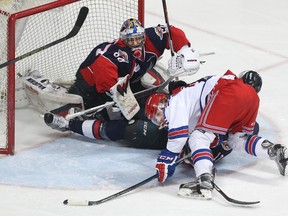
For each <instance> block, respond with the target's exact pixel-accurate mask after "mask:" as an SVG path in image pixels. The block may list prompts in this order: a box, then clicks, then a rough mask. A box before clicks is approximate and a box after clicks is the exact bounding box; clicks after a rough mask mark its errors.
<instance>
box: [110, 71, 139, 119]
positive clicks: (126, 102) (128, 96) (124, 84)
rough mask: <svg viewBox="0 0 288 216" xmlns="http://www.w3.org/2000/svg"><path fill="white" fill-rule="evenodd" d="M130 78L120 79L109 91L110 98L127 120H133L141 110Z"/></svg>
mask: <svg viewBox="0 0 288 216" xmlns="http://www.w3.org/2000/svg"><path fill="white" fill-rule="evenodd" d="M129 78H130V76H129V75H126V76H125V77H121V78H119V80H118V82H117V83H116V84H115V85H114V86H112V87H111V88H110V91H109V96H110V97H111V98H112V99H113V101H114V102H115V103H116V104H117V106H118V107H119V109H120V110H121V112H122V114H123V115H124V117H125V118H126V119H127V120H130V119H132V118H133V116H134V115H135V114H136V113H137V112H138V111H139V110H140V106H139V104H138V102H137V100H136V98H135V97H134V94H133V93H132V91H131V88H130V84H129Z"/></svg>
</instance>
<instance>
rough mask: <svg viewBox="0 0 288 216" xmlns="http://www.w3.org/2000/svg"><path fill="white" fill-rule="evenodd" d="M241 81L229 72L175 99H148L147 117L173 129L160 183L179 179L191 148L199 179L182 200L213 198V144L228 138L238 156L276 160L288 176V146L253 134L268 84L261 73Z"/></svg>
mask: <svg viewBox="0 0 288 216" xmlns="http://www.w3.org/2000/svg"><path fill="white" fill-rule="evenodd" d="M240 77H241V78H238V77H237V76H236V75H235V74H233V73H232V72H231V71H229V70H228V71H227V72H226V73H225V74H224V75H223V76H222V77H219V76H212V77H207V78H204V79H201V80H199V81H197V82H194V83H191V84H188V85H186V86H183V87H181V88H180V89H179V92H177V91H176V92H175V91H174V94H173V95H172V96H170V98H169V99H168V98H167V97H166V96H165V95H161V94H158V95H152V96H150V97H149V98H148V99H147V102H146V115H147V117H148V118H149V119H151V120H152V122H154V123H155V124H157V125H159V126H161V127H163V126H167V127H168V142H167V146H166V149H165V150H162V151H161V152H160V154H159V155H158V158H157V164H156V169H157V171H158V174H159V176H158V180H159V181H160V182H164V181H165V180H166V179H167V178H168V177H170V176H172V175H173V173H174V171H175V168H176V166H175V161H177V159H178V158H179V153H180V151H181V150H182V148H183V146H184V145H185V143H187V142H188V145H189V147H190V150H191V153H192V156H191V161H192V163H193V166H194V170H195V173H196V178H197V179H196V180H195V181H192V182H188V183H186V184H181V185H180V189H179V192H178V194H179V195H181V196H186V197H193V198H205V199H211V198H212V190H213V188H214V184H213V182H214V175H213V174H212V173H213V165H214V157H213V154H212V152H211V149H210V145H211V143H212V142H213V141H214V139H215V138H216V137H223V136H227V141H228V144H229V146H230V147H231V148H232V149H233V151H235V150H236V151H244V152H246V153H248V154H250V155H253V156H256V157H258V158H268V159H272V160H274V161H275V162H276V164H277V166H278V169H279V171H280V174H281V175H285V171H286V169H285V168H286V165H287V160H288V151H286V147H284V146H282V145H281V144H273V143H271V142H270V141H268V140H266V139H264V138H262V137H260V136H258V135H254V134H253V128H254V125H255V123H256V117H257V113H258V108H259V101H260V100H259V97H258V94H257V93H258V92H259V91H260V89H261V85H262V79H261V77H260V76H259V74H258V73H257V72H255V71H246V72H244V73H243V74H241V75H240ZM286 174H287V173H286Z"/></svg>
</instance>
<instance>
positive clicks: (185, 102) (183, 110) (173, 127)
mask: <svg viewBox="0 0 288 216" xmlns="http://www.w3.org/2000/svg"><path fill="white" fill-rule="evenodd" d="M219 78H220V76H209V77H205V78H202V79H200V80H198V81H196V82H194V83H191V84H190V85H188V86H187V87H184V88H182V89H181V91H179V92H178V93H177V94H175V95H171V96H170V98H169V101H168V106H167V107H166V108H165V110H164V114H165V119H166V121H167V124H168V143H167V149H168V150H169V151H172V152H175V153H179V152H180V151H181V150H182V148H183V146H184V145H185V143H186V141H187V138H188V137H189V134H190V133H191V132H192V131H193V130H194V128H195V126H196V123H197V121H198V118H199V116H200V114H201V111H202V109H203V107H204V106H205V104H206V102H207V100H208V97H209V93H210V92H211V91H212V89H213V88H214V86H215V84H216V83H217V81H218V79H219Z"/></svg>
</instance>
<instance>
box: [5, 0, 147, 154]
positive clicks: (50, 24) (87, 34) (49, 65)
mask: <svg viewBox="0 0 288 216" xmlns="http://www.w3.org/2000/svg"><path fill="white" fill-rule="evenodd" d="M83 6H86V7H88V8H89V13H88V16H87V18H86V20H85V22H84V25H83V26H82V28H81V30H80V32H79V33H78V34H77V35H76V36H75V37H73V38H71V39H69V40H66V41H64V42H62V43H60V44H57V45H55V46H53V47H50V48H48V49H45V50H42V51H41V52H38V53H35V54H33V55H31V56H29V57H27V58H25V59H22V60H20V61H17V62H16V63H15V64H10V65H8V66H6V67H4V68H0V153H2V154H11V155H12V154H14V145H15V130H14V128H15V80H16V79H17V77H19V76H25V75H26V74H27V73H28V72H29V71H31V70H39V71H40V72H41V74H42V75H43V76H44V77H47V78H49V79H52V80H73V79H74V76H75V73H76V71H77V69H78V67H79V65H80V63H81V62H82V61H83V60H84V59H85V58H86V56H87V55H88V54H89V52H90V51H91V50H92V49H93V48H94V47H95V46H96V45H97V44H99V43H101V42H104V41H112V40H114V39H115V38H117V37H118V33H119V29H120V27H121V24H122V23H123V22H124V21H125V20H126V19H128V18H131V17H135V18H138V19H139V20H140V21H141V22H142V23H143V21H144V0H121V1H119V0H97V1H95V0H81V1H80V0H58V1H55V0H54V1H52V0H33V1H30V0H2V1H1V0H0V64H2V63H5V62H7V61H8V60H11V59H14V58H15V57H17V56H21V55H23V54H25V53H28V52H29V51H32V50H34V49H37V48H39V47H42V46H44V45H46V44H49V43H51V42H53V41H55V40H57V39H60V38H62V37H65V36H66V35H67V34H68V33H69V32H70V31H71V29H72V28H73V26H74V24H75V21H76V19H77V16H78V13H79V11H80V8H81V7H83ZM27 124H29V123H28V122H27Z"/></svg>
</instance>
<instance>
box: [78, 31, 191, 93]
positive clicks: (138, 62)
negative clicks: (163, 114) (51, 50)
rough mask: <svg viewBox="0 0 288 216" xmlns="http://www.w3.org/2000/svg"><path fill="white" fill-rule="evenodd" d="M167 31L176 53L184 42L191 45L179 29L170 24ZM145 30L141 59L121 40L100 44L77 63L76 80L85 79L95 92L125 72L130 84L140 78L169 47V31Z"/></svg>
mask: <svg viewBox="0 0 288 216" xmlns="http://www.w3.org/2000/svg"><path fill="white" fill-rule="evenodd" d="M170 31H171V35H172V37H173V48H174V51H176V52H177V51H178V50H180V49H181V48H182V46H184V45H186V44H188V45H189V46H190V42H189V40H188V39H187V38H186V36H185V34H184V32H183V31H182V30H180V29H178V28H176V27H174V26H171V28H170ZM145 33H146V40H145V45H144V48H143V49H142V55H141V57H140V58H136V57H135V56H134V55H133V52H132V50H131V48H129V47H128V46H126V45H125V44H124V43H123V41H122V40H121V39H117V40H115V41H113V42H105V43H102V44H99V45H98V46H97V47H95V48H94V49H93V50H92V51H91V52H90V54H89V55H88V56H87V58H86V59H85V60H84V62H83V63H82V64H81V65H80V67H79V69H78V71H77V74H76V82H77V80H78V79H79V80H81V81H82V82H83V80H84V81H85V83H86V84H87V85H88V86H90V87H91V88H93V89H94V90H96V92H98V93H104V92H106V91H108V90H109V89H110V88H111V87H112V86H113V85H115V84H116V82H117V79H118V78H119V77H124V76H126V75H127V74H129V75H130V82H131V83H135V82H137V81H139V80H140V79H141V77H142V76H143V75H144V74H145V73H146V72H147V71H148V70H150V69H151V68H153V67H154V65H155V64H156V61H157V60H158V58H159V57H160V56H161V55H163V53H164V51H165V49H170V47H169V37H168V33H167V31H166V28H165V27H164V26H161V25H158V26H156V27H151V28H146V29H145ZM132 91H133V89H132Z"/></svg>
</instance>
